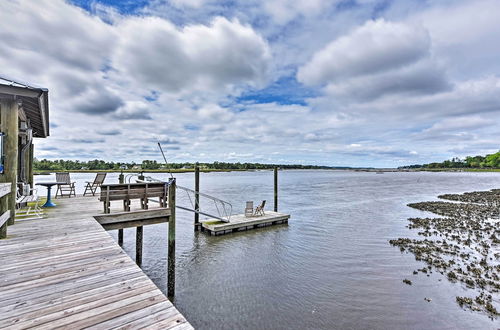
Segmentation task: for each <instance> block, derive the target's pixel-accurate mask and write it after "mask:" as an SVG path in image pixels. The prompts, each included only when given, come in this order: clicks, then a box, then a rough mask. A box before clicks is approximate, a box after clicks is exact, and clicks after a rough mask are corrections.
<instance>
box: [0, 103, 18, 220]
mask: <svg viewBox="0 0 500 330" xmlns="http://www.w3.org/2000/svg"><path fill="white" fill-rule="evenodd" d="M0 115H1V119H0V122H1V132H3V133H4V134H5V136H4V145H3V152H4V155H3V156H4V164H3V165H4V172H3V174H0V182H10V183H12V185H11V192H10V195H9V197H7V199H8V204H7V205H8V210H10V218H9V220H8V221H7V224H8V225H13V224H14V219H15V217H16V189H17V162H18V158H19V157H18V142H19V140H18V139H19V126H18V125H19V105H18V103H17V100H15V99H14V98H13V97H6V98H0Z"/></svg>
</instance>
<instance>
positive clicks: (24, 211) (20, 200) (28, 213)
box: [16, 189, 43, 220]
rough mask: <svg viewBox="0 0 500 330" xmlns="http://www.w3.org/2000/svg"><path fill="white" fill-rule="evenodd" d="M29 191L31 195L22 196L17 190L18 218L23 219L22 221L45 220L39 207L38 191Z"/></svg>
mask: <svg viewBox="0 0 500 330" xmlns="http://www.w3.org/2000/svg"><path fill="white" fill-rule="evenodd" d="M29 191H30V195H22V194H21V192H20V190H19V189H17V194H16V217H21V220H29V219H41V218H43V210H42V208H41V207H40V205H39V201H40V198H39V197H38V191H37V189H30V190H29ZM33 203H34V205H33ZM24 204H25V206H24ZM30 204H31V205H30Z"/></svg>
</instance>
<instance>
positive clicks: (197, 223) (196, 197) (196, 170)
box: [194, 165, 200, 231]
mask: <svg viewBox="0 0 500 330" xmlns="http://www.w3.org/2000/svg"><path fill="white" fill-rule="evenodd" d="M194 191H195V194H194V209H195V210H196V211H197V212H195V213H194V231H197V230H200V214H199V213H198V211H199V210H200V195H199V192H200V168H199V166H198V165H197V166H195V167H194Z"/></svg>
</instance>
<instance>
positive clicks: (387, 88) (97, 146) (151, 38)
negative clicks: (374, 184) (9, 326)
mask: <svg viewBox="0 0 500 330" xmlns="http://www.w3.org/2000/svg"><path fill="white" fill-rule="evenodd" d="M499 11H500V1H498V0H477V1H460V0H456V1H451V0H442V1H417V0H415V1H412V0H406V1H389V0H348V1H342V0H329V1H326V0H309V1H293V0H275V1H258V0H246V1H243V0H232V1H213V0H151V1H146V0H141V1H131V0H129V1H111V0H109V1H104V0H103V1H82V0H73V1H63V0H40V1H29V0H20V1H3V2H1V3H0V22H1V23H0V24H1V25H2V26H1V29H0V40H1V41H2V45H3V47H2V48H1V49H0V65H1V67H2V70H3V72H2V73H3V74H4V75H7V76H11V77H17V78H18V79H19V80H21V81H28V82H31V83H34V84H35V83H36V84H39V85H43V86H45V87H47V88H48V89H49V91H50V108H51V136H50V138H48V139H45V140H37V141H36V156H37V157H39V158H51V159H54V158H71V159H81V160H85V159H93V158H103V159H106V160H115V161H141V160H142V159H156V160H158V161H160V160H161V157H160V154H159V152H158V150H156V141H157V140H160V141H164V142H165V144H166V146H167V149H168V150H167V156H168V158H169V160H170V161H173V162H175V161H215V160H219V161H231V162H233V161H234V162H236V161H240V162H264V163H302V164H321V165H332V166H380V167H394V166H401V165H408V164H414V163H424V162H431V161H440V160H443V159H447V158H451V157H456V156H458V157H464V156H467V155H476V154H486V153H492V152H496V151H498V149H499V144H498V141H497V134H498V131H500V124H499V122H500V121H499V119H500V62H499V61H498V58H500V43H498V40H500V21H499V20H498V18H497V14H496V13H498V12H499ZM470 22H474V24H470ZM19 26H23V28H22V29H20V28H19Z"/></svg>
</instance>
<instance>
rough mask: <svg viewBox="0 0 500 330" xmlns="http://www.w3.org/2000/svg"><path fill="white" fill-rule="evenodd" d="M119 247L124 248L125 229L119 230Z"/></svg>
mask: <svg viewBox="0 0 500 330" xmlns="http://www.w3.org/2000/svg"><path fill="white" fill-rule="evenodd" d="M118 245H120V246H123V229H118Z"/></svg>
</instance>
